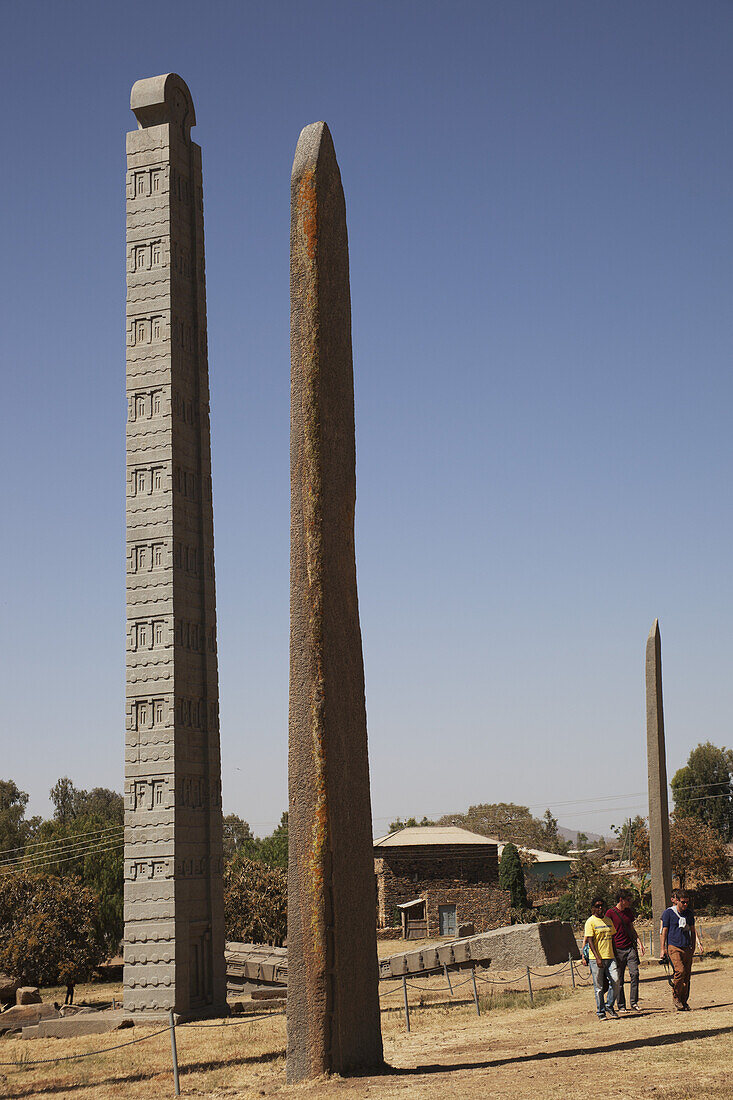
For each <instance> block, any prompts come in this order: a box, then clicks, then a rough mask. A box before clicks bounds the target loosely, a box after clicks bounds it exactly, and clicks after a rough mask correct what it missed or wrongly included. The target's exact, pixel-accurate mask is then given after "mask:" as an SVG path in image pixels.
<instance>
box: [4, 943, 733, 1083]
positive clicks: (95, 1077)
mask: <svg viewBox="0 0 733 1100" xmlns="http://www.w3.org/2000/svg"><path fill="white" fill-rule="evenodd" d="M723 951H724V952H725V954H724V955H723V956H722V957H720V958H708V959H706V960H705V961H704V962H703V963H698V962H696V963H695V970H694V972H693V983H692V996H691V1005H692V1009H693V1011H692V1012H690V1013H676V1012H673V1011H672V1004H671V993H670V989H669V986H668V985H667V983H666V981H665V978H664V974H663V973H662V972H660V968H659V966H658V965H655V966H648V965H647V966H643V967H642V985H641V1001H642V1011H641V1013H639V1014H638V1015H630V1016H625V1017H622V1018H621V1019H619V1020H610V1019H609V1020H607V1021H606V1022H605V1023H599V1022H598V1021H597V1019H596V1016H595V1010H594V1002H593V994H592V991H591V989H590V988H582V989H581V988H579V989H577V990H575V991H574V992H573V990H572V989H571V988H570V981H569V972H568V971H567V970H566V971H565V972H564V973H563V974H561V975H555V976H554V977H547V978H545V979H539V978H534V979H533V984H534V986H535V988H536V989H537V990H539V991H540V992H539V994H538V996H537V1004H536V1005H535V1007H534V1008H532V1007H529V1006H527V1007H521V1002H522V1001H525V1002H526V1001H527V994H526V977H525V981H524V982H522V980H521V977H518V976H517V975H516V974H515V976H514V977H515V979H516V981H514V982H510V983H508V984H503V983H501V982H500V980H501V979H506V978H507V977H509V976H508V975H500V974H493V980H494V981H495V982H497V983H500V984H497V985H495V986H493V987H491V986H488V985H482V986H480V988H481V989H482V992H483V998H482V1000H483V1005H484V1011H483V1013H482V1015H481V1017H480V1018H477V1016H476V1013H475V1008H474V1005H473V1003H472V1001H471V1000H468V1001H465V1000H464V1001H462V1002H460V1003H456V1001H457V1000H458V998H456V1001H454V1002H453V1003H446V989H445V984H444V983H441V979H440V978H438V979H435V980H433V981H432V982H430V981H426V982H420V983H415V984H416V986H417V985H418V984H419V985H420V986H421V987H422V986H423V985H424V984H427V985H430V986H432V987H433V991H432V992H430V993H427V992H426V991H425V990H424V989H418V988H413V991H412V997H411V999H412V1000H413V1012H412V1032H411V1033H410V1034H409V1035H408V1034H407V1033H406V1032H405V1023H404V1017H403V1014H402V1011H401V992H402V991H401V988H398V989H397V990H396V992H395V994H394V995H386V996H385V997H384V999H383V1005H384V1006H385V1011H384V1012H383V1015H382V1029H383V1034H384V1042H385V1056H386V1059H387V1061H388V1063H389V1065H390V1067H391V1069H390V1071H389V1072H387V1073H385V1074H383V1075H380V1076H372V1077H362V1078H350V1079H346V1080H344V1079H341V1078H331V1079H327V1080H320V1081H315V1082H310V1083H309V1084H307V1085H299V1086H294V1087H293V1086H288V1085H286V1083H285V1021H284V1018H283V1016H282V1015H277V1016H267V1017H260V1018H257V1019H251V1020H244V1021H236V1020H232V1021H231V1022H230V1023H227V1024H222V1025H218V1024H212V1025H209V1024H207V1025H206V1026H205V1027H195V1028H194V1027H185V1026H184V1027H180V1028H179V1029H178V1054H179V1062H180V1067H181V1095H182V1096H183V1097H184V1098H185V1097H194V1096H195V1097H199V1098H209V1100H223V1098H224V1097H226V1098H227V1100H250V1098H253V1100H254V1098H259V1097H263V1096H264V1097H278V1098H282V1100H336V1098H338V1097H344V1100H366V1098H369V1100H383V1098H384V1100H389V1098H392V1097H400V1098H402V1097H404V1098H419V1100H423V1098H430V1100H448V1098H450V1100H454V1098H456V1097H458V1098H460V1100H463V1098H464V1097H465V1098H466V1100H479V1098H480V1100H484V1098H488V1097H492V1098H493V1097H498V1098H501V1100H520V1098H521V1100H525V1098H527V1100H530V1098H531V1100H534V1098H535V1097H540V1098H541V1100H545V1098H547V1097H550V1098H553V1100H554V1098H555V1097H559V1098H561V1100H565V1098H566V1097H572V1098H573V1100H605V1098H606V1097H622V1098H623V1100H686V1098H688V1097H689V1098H690V1100H693V1098H694V1100H712V1098H713V1097H714V1098H716V1100H719V1098H721V1097H722V1098H724V1100H725V1098H730V1100H733V1011H731V1010H732V1009H733V948H732V947H731V946H730V945H726V946H725V948H724V949H723ZM489 973H491V971H489ZM487 977H488V975H487ZM469 983H470V979H469ZM456 984H457V982H456ZM511 986H515V987H516V988H517V990H521V989H522V987H524V992H517V993H515V994H513V995H509V996H508V997H507V996H505V995H504V993H503V992H502V991H503V990H506V989H507V988H510V987H511ZM387 988H388V987H387ZM471 989H472V986H471V985H470V984H468V983H467V984H466V985H465V986H463V987H461V988H460V989H457V990H456V992H457V993H458V994H459V996H463V995H466V994H467V993H469V994H470V991H471ZM491 989H493V991H494V992H493V993H490V992H489V991H490V990H491ZM385 992H386V989H385ZM420 998H422V999H423V1001H425V1002H426V1003H424V1004H423V1006H422V1007H420V1006H419V1004H418V1001H419V999H420ZM437 998H441V999H440V1000H438V999H437ZM540 1002H543V1003H540ZM387 1006H394V1007H387ZM144 1034H145V1032H144V1029H142V1028H140V1029H138V1028H137V1027H136V1028H135V1029H134V1031H133V1032H132V1033H131V1032H130V1031H126V1032H117V1033H110V1034H109V1035H103V1036H100V1035H90V1036H86V1037H84V1038H79V1039H75V1040H66V1039H64V1040H61V1039H54V1040H41V1039H38V1040H33V1041H30V1042H29V1041H27V1040H25V1041H24V1040H21V1039H4V1040H2V1041H1V1042H0V1062H2V1061H5V1060H6V1059H7V1060H12V1061H15V1062H16V1063H17V1062H19V1061H21V1060H25V1059H36V1058H47V1057H51V1058H59V1057H68V1056H69V1055H71V1054H72V1053H73V1054H78V1053H82V1052H90V1053H91V1052H93V1053H92V1056H91V1057H87V1058H84V1059H83V1060H79V1061H76V1060H75V1061H68V1062H60V1063H59V1062H52V1063H51V1064H42V1065H38V1066H31V1065H15V1066H14V1067H13V1066H9V1067H5V1066H0V1097H2V1098H6V1097H7V1098H9V1100H26V1098H28V1097H47V1098H49V1097H53V1098H56V1100H66V1097H73V1098H74V1100H108V1098H110V1100H115V1098H120V1100H137V1098H141V1100H143V1098H144V1100H159V1098H168V1097H170V1096H172V1094H173V1093H172V1079H171V1078H172V1075H171V1054H170V1038H169V1036H168V1034H167V1033H166V1034H161V1035H155V1036H153V1037H151V1038H150V1039H144V1041H142V1042H137V1041H136V1042H135V1043H134V1045H132V1046H128V1047H125V1048H123V1049H119V1050H112V1049H110V1050H109V1051H107V1052H105V1053H97V1052H98V1051H100V1050H101V1049H102V1048H106V1047H111V1046H114V1044H115V1043H118V1042H121V1041H125V1042H128V1041H129V1039H130V1038H131V1037H133V1036H134V1037H135V1039H136V1040H137V1039H141V1038H143V1036H144Z"/></svg>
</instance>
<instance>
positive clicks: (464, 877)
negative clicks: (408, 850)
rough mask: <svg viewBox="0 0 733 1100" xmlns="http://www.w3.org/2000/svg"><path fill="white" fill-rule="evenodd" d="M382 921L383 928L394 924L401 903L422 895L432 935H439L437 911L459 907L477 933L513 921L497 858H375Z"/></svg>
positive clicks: (460, 917) (459, 918)
mask: <svg viewBox="0 0 733 1100" xmlns="http://www.w3.org/2000/svg"><path fill="white" fill-rule="evenodd" d="M375 872H376V876H377V922H378V927H379V928H380V929H386V928H390V927H394V924H395V922H394V910H395V907H396V906H397V905H398V904H401V903H404V902H407V901H413V900H414V899H415V898H423V899H424V901H425V903H426V904H425V915H426V918H427V924H428V930H427V934H428V936H437V935H438V934H439V927H440V924H439V916H438V909H439V906H441V905H455V906H456V920H457V923H458V924H465V923H469V922H470V923H472V924H473V925H474V928H475V931H476V932H477V933H478V932H488V931H489V930H490V929H491V928H500V927H503V926H504V925H505V924H508V922H509V909H510V904H511V903H510V898H509V894H508V893H507V892H506V891H505V890H501V889H500V888H499V861H498V858H497V857H496V856H494V857H491V856H489V857H487V856H486V855H483V854H482V855H481V856H476V857H473V858H471V857H466V856H444V857H436V858H432V857H430V858H429V857H426V856H413V857H404V856H403V857H395V856H393V855H392V854H390V856H386V855H383V856H379V857H377V859H376V860H375Z"/></svg>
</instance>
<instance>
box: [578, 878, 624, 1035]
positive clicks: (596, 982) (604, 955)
mask: <svg viewBox="0 0 733 1100" xmlns="http://www.w3.org/2000/svg"><path fill="white" fill-rule="evenodd" d="M603 909H604V903H603V898H593V902H592V904H591V915H590V916H589V917H588V920H587V921H586V922H585V928H584V930H583V937H584V938H583V952H582V954H583V960H584V962H587V964H588V966H590V972H591V976H592V978H593V992H594V993H595V997H596V1013H597V1015H598V1019H599V1020H605V1019H607V1017H608V1016H610V1017H611V1018H612V1019H618V1013H617V1012H616V1009H615V1007H614V1005H615V1003H616V997H617V996H618V965H617V963H616V957H615V955H614V953H613V934H614V926H613V922H612V921H610V920H605V919H604V918H603V917H602V915H601V914H602V913H603ZM604 977H605V978H607V980H608V993H607V994H606V1001H605V1004H604V1001H603V979H604Z"/></svg>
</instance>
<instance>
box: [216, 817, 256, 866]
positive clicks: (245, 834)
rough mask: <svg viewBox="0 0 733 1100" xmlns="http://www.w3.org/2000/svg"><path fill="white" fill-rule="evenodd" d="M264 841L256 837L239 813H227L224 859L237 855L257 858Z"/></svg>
mask: <svg viewBox="0 0 733 1100" xmlns="http://www.w3.org/2000/svg"><path fill="white" fill-rule="evenodd" d="M261 844H262V841H261V840H260V839H259V837H256V836H255V835H254V833H253V832H252V830H251V829H250V827H249V824H248V823H247V822H246V821H243V820H242V818H241V817H239V816H238V815H237V814H227V815H226V816H225V818H224V859H225V860H229V859H232V858H233V857H234V856H235V855H237V854H239V855H243V856H246V857H247V859H257V858H258V856H259V851H260V846H261Z"/></svg>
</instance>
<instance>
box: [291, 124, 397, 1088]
mask: <svg viewBox="0 0 733 1100" xmlns="http://www.w3.org/2000/svg"><path fill="white" fill-rule="evenodd" d="M290 303H291V304H290V318H291V358H292V374H291V436H290V461H291V526H290V530H291V550H290V752H289V814H290V816H289V837H290V853H289V864H288V1008H287V1015H288V1050H287V1077H288V1080H289V1081H291V1082H292V1081H300V1080H303V1079H306V1078H309V1077H315V1076H318V1075H319V1074H322V1073H329V1072H334V1073H348V1072H353V1071H355V1070H359V1069H365V1068H367V1067H376V1066H379V1065H380V1064H381V1063H382V1058H383V1055H382V1035H381V1027H380V1015H379V994H378V978H377V944H376V902H375V886H374V858H373V847H372V818H371V801H370V792H369V762H368V758H367V727H366V705H365V699H364V664H363V657H362V648H361V630H360V627H359V607H358V600H357V588H356V557H355V550H354V507H355V502H356V444H355V430H354V377H353V366H352V357H351V297H350V290H349V256H348V243H347V234H346V207H345V202H344V193H343V189H342V186H341V174H340V172H339V167H338V164H337V162H336V154H335V152H334V148H333V142H332V140H331V134H330V133H329V130H328V127H327V126H326V124H325V123H323V122H317V123H314V124H313V125H311V126H306V128H305V129H304V130H303V132H302V133H301V135H300V138H299V140H298V145H297V148H296V151H295V161H294V164H293V172H292V180H291V223H290Z"/></svg>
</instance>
